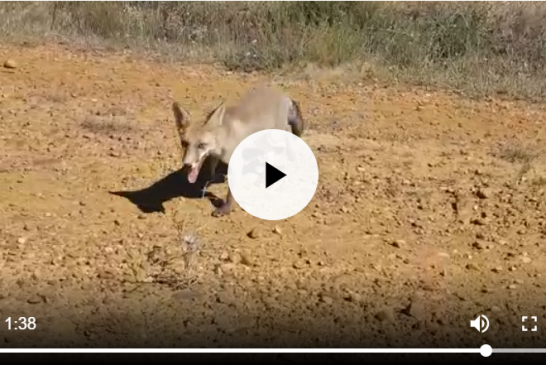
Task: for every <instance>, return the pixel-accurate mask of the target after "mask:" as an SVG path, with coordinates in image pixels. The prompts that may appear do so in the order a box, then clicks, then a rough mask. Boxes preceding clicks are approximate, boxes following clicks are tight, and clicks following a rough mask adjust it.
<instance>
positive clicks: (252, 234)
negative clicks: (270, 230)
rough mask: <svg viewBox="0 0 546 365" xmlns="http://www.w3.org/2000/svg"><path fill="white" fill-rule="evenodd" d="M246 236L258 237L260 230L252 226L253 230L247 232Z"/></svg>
mask: <svg viewBox="0 0 546 365" xmlns="http://www.w3.org/2000/svg"><path fill="white" fill-rule="evenodd" d="M247 236H248V237H249V238H252V239H256V238H259V237H260V232H259V231H258V229H256V228H254V229H253V230H251V231H250V232H248V233H247Z"/></svg>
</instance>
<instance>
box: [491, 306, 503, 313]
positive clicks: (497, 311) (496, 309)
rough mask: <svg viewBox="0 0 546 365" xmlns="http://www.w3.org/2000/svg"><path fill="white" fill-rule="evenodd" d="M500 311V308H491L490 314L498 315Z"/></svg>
mask: <svg viewBox="0 0 546 365" xmlns="http://www.w3.org/2000/svg"><path fill="white" fill-rule="evenodd" d="M501 311H502V309H500V307H497V306H496V305H494V306H492V307H491V312H493V313H500V312H501Z"/></svg>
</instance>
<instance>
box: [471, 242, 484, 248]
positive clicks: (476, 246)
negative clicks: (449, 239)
mask: <svg viewBox="0 0 546 365" xmlns="http://www.w3.org/2000/svg"><path fill="white" fill-rule="evenodd" d="M472 247H473V248H475V249H477V250H483V249H484V248H485V247H484V245H483V244H482V243H481V242H479V241H475V242H474V243H472Z"/></svg>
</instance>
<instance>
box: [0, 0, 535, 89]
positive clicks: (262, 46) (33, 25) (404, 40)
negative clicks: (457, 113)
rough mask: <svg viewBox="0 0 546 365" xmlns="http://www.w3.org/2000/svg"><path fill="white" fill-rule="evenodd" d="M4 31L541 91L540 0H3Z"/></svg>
mask: <svg viewBox="0 0 546 365" xmlns="http://www.w3.org/2000/svg"><path fill="white" fill-rule="evenodd" d="M0 36H1V37H2V38H3V39H4V40H5V41H6V40H10V41H21V40H26V41H29V40H31V41H32V40H34V41H36V40H42V39H49V38H52V39H53V38H57V39H59V38H60V39H62V40H64V41H65V42H82V41H83V42H86V44H93V45H102V46H104V45H108V46H109V47H115V48H126V47H130V48H132V49H135V50H143V51H152V52H155V53H157V54H159V55H161V57H162V58H164V59H176V60H179V61H182V60H183V61H187V62H213V61H219V62H221V63H223V64H224V65H225V66H226V67H227V68H229V69H231V70H238V71H239V70H240V71H275V70H279V69H286V68H299V67H305V66H306V65H308V64H313V65H316V66H318V67H325V68H328V67H346V66H349V65H351V66H354V65H362V64H366V65H367V67H365V68H362V67H356V68H354V67H353V68H352V69H353V70H354V69H358V70H362V69H365V70H366V73H368V75H367V76H373V77H376V78H390V79H391V80H396V81H398V82H411V83H417V84H421V85H434V86H447V87H452V88H456V89H459V90H462V91H464V92H466V93H468V94H472V95H491V94H505V95H507V96H510V97H521V98H530V99H538V98H540V97H542V96H544V94H545V91H546V83H545V81H544V80H545V77H544V76H545V74H546V73H545V70H544V65H545V64H546V63H545V61H546V3H543V2H502V3H497V2H421V3H419V2H381V3H378V2H315V1H307V2H222V1H220V2H131V1H125V2H26V3H20V2H2V3H0ZM353 72H354V71H353Z"/></svg>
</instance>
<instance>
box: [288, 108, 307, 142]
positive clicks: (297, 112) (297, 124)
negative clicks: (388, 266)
mask: <svg viewBox="0 0 546 365" xmlns="http://www.w3.org/2000/svg"><path fill="white" fill-rule="evenodd" d="M288 124H289V125H290V127H291V128H292V133H293V134H295V135H296V136H298V137H301V136H302V134H303V131H304V129H305V120H304V119H303V116H302V115H301V109H300V104H299V103H298V102H297V101H295V100H292V107H291V108H290V112H289V113H288Z"/></svg>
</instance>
